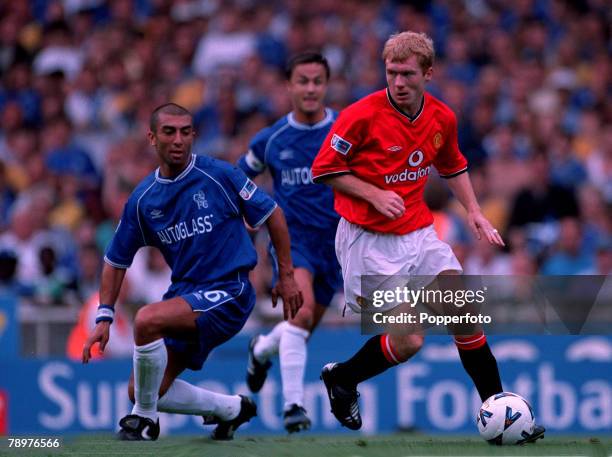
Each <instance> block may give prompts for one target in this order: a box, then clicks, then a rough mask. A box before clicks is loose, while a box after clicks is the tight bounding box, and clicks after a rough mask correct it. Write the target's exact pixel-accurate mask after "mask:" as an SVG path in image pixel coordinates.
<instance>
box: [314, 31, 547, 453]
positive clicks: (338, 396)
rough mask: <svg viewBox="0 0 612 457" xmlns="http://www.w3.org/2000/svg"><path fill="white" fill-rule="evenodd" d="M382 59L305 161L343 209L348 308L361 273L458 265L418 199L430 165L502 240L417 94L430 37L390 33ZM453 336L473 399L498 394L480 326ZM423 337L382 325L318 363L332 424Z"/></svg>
mask: <svg viewBox="0 0 612 457" xmlns="http://www.w3.org/2000/svg"><path fill="white" fill-rule="evenodd" d="M382 57H383V60H384V62H385V70H386V78H387V88H386V89H385V90H381V91H378V92H375V93H373V94H371V95H369V96H367V97H365V98H363V99H362V100H360V101H358V102H356V103H354V104H353V105H351V106H349V107H348V108H346V109H345V110H344V111H343V112H342V113H341V114H340V115H339V117H338V120H337V121H336V122H335V124H334V125H333V126H332V128H331V130H330V132H329V134H328V136H327V138H326V140H325V141H324V142H323V145H322V147H321V149H320V151H319V154H318V155H317V157H316V158H315V160H314V162H313V165H312V177H313V180H314V181H315V182H323V183H326V184H328V185H330V186H332V187H333V189H334V193H335V209H336V211H337V212H338V213H339V214H340V216H342V218H341V220H340V223H339V224H338V231H337V233H336V254H337V256H338V260H339V262H340V265H341V267H342V275H343V279H344V291H345V299H346V303H347V305H349V306H350V307H351V308H352V309H353V310H354V311H356V312H359V311H360V309H361V307H362V306H363V305H364V302H366V300H365V299H364V297H362V296H361V277H362V275H381V277H384V278H385V279H384V284H381V287H378V288H380V289H381V290H382V289H384V290H392V289H393V286H396V285H397V286H406V285H407V284H406V283H405V279H404V278H406V277H410V282H409V283H408V284H409V285H410V286H411V288H413V289H418V288H420V287H425V286H427V285H428V284H429V283H430V282H431V280H432V279H433V278H435V277H436V276H438V275H456V274H460V273H461V272H462V268H461V265H460V264H459V262H458V260H457V258H456V257H455V255H454V254H453V252H452V250H451V248H450V246H448V245H447V244H446V243H444V242H442V241H441V240H439V239H438V237H437V235H436V233H435V231H434V229H433V226H432V224H433V216H432V214H431V212H430V211H429V209H428V208H427V206H426V204H425V201H424V198H423V192H424V188H425V183H426V181H427V178H428V176H429V175H430V174H431V173H433V172H434V168H435V170H437V172H438V173H439V174H440V176H442V177H443V178H447V182H448V185H449V187H450V188H451V190H452V192H453V193H454V194H455V196H456V197H457V199H458V200H459V201H460V202H461V204H462V205H463V206H464V208H465V209H466V211H467V213H468V223H469V226H470V228H471V229H472V230H473V232H474V234H475V235H476V237H477V238H478V239H481V238H482V237H484V238H485V239H486V240H487V241H488V242H489V243H491V244H494V245H498V246H503V245H504V242H503V240H502V238H501V236H500V235H499V233H498V231H497V230H496V229H495V228H493V227H492V225H491V224H490V222H489V221H488V220H487V219H486V218H485V217H484V216H483V214H482V212H481V211H480V207H479V205H478V202H477V201H476V197H475V195H474V191H473V189H472V185H471V182H470V179H469V176H468V173H467V161H466V159H465V157H464V156H463V155H462V154H461V152H460V151H459V147H458V145H457V120H456V117H455V115H454V113H453V112H452V111H451V110H450V108H448V107H447V106H446V105H445V104H444V103H442V102H441V101H439V100H437V99H436V98H435V97H433V96H432V95H430V94H428V93H426V92H425V85H426V83H427V82H428V81H430V80H431V77H432V73H433V61H434V48H433V42H432V40H431V39H430V38H429V37H428V36H427V35H425V34H423V33H415V32H403V33H399V34H396V35H392V36H391V37H390V38H389V39H388V40H387V42H386V43H385V47H384V50H383V54H382ZM400 276H403V278H400ZM413 278H414V279H413ZM426 278H431V279H426ZM393 281H399V282H398V283H397V284H394V283H393ZM401 281H404V282H403V283H401ZM413 281H414V282H413ZM418 281H421V283H419V282H418ZM423 281H427V282H423ZM399 304H400V303H396V302H390V303H386V304H385V305H382V306H387V305H388V306H387V308H386V309H387V310H388V309H392V308H394V307H396V306H398V305H399ZM381 311H385V309H384V308H383V309H381ZM455 343H456V345H457V347H458V349H459V355H460V358H461V362H462V363H463V366H464V368H465V370H466V371H467V372H468V374H469V375H470V377H471V378H472V380H473V381H474V384H475V385H476V389H477V390H478V393H479V395H480V397H481V399H482V400H483V401H484V400H485V399H487V398H489V397H490V396H491V395H494V394H496V393H499V392H501V391H502V384H501V379H500V376H499V371H498V368H497V362H496V360H495V357H494V356H493V353H492V352H491V349H490V348H489V345H488V344H487V341H486V337H485V335H484V332H483V331H482V329H480V328H478V330H477V331H476V333H474V334H472V335H463V336H459V335H456V336H455ZM422 344H423V335H422V331H418V332H404V333H402V334H397V333H393V334H386V333H385V334H382V335H376V336H374V337H373V338H371V339H370V340H369V341H367V342H366V343H365V345H364V346H363V347H362V348H361V349H360V350H359V351H358V352H357V353H356V354H355V355H354V356H353V357H352V358H351V359H349V360H347V361H345V362H341V363H329V364H327V365H325V367H323V371H322V372H321V379H322V380H323V382H324V383H325V386H326V388H327V393H328V397H329V400H330V404H331V407H332V412H333V413H334V415H335V416H336V418H337V419H338V420H339V421H340V423H342V425H344V426H346V427H348V428H350V429H353V430H357V429H359V428H360V427H361V416H360V414H359V404H358V393H357V385H358V384H359V383H360V382H363V381H365V380H367V379H369V378H372V377H374V376H376V375H378V374H380V373H382V372H383V371H385V370H387V369H388V368H390V367H392V366H395V365H397V364H399V363H401V362H405V361H406V360H408V359H409V358H410V357H411V356H413V355H414V354H416V352H417V351H418V350H419V349H420V347H421V346H422ZM543 434H544V428H543V427H539V426H538V427H536V430H535V431H534V433H533V435H531V436H529V437H527V438H526V441H535V440H536V439H538V438H541V437H543Z"/></svg>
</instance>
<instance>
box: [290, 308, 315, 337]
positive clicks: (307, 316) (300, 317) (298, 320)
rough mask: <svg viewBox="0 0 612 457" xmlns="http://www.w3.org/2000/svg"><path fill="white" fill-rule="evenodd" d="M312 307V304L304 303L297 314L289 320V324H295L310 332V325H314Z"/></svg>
mask: <svg viewBox="0 0 612 457" xmlns="http://www.w3.org/2000/svg"><path fill="white" fill-rule="evenodd" d="M313 308H314V305H313V304H309V303H304V305H302V307H301V308H300V310H299V311H298V313H297V315H296V316H295V317H294V318H293V319H291V320H290V321H289V322H290V323H291V325H295V326H296V327H299V328H302V329H304V330H308V331H309V332H310V331H311V330H312V326H313V325H314V310H313Z"/></svg>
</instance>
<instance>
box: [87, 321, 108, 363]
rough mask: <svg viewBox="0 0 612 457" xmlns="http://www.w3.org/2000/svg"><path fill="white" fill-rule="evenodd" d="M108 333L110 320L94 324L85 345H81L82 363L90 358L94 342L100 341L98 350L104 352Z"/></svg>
mask: <svg viewBox="0 0 612 457" xmlns="http://www.w3.org/2000/svg"><path fill="white" fill-rule="evenodd" d="M109 335H110V322H99V323H97V324H96V326H95V328H94V330H93V332H92V333H91V335H89V338H87V341H86V342H85V346H83V363H87V362H89V359H91V348H92V346H93V345H94V344H95V343H100V352H104V348H105V347H106V344H107V343H108V339H109Z"/></svg>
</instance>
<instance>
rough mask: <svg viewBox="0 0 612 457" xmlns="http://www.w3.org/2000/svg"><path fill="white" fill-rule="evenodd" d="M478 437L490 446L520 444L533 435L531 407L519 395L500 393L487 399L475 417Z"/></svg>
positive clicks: (533, 422)
mask: <svg viewBox="0 0 612 457" xmlns="http://www.w3.org/2000/svg"><path fill="white" fill-rule="evenodd" d="M476 424H477V425H478V431H479V432H480V436H482V437H483V438H484V439H485V440H487V441H488V442H489V443H491V444H497V445H502V444H521V443H523V442H524V440H525V438H527V437H529V435H531V434H532V433H533V428H534V426H535V418H534V415H533V409H532V408H531V405H530V404H529V403H527V400H525V399H524V398H523V397H521V396H520V395H517V394H515V393H512V392H500V393H498V394H495V395H492V396H491V397H489V398H487V399H486V400H485V401H484V403H483V404H482V406H481V407H480V410H479V411H478V416H477V417H476Z"/></svg>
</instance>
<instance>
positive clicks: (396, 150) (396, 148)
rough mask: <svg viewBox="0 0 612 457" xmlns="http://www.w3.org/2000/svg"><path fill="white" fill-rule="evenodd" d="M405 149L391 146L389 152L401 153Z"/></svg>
mask: <svg viewBox="0 0 612 457" xmlns="http://www.w3.org/2000/svg"><path fill="white" fill-rule="evenodd" d="M402 149H403V148H402V147H401V146H398V145H395V146H391V147H390V148H387V151H391V152H399V151H401V150H402Z"/></svg>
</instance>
